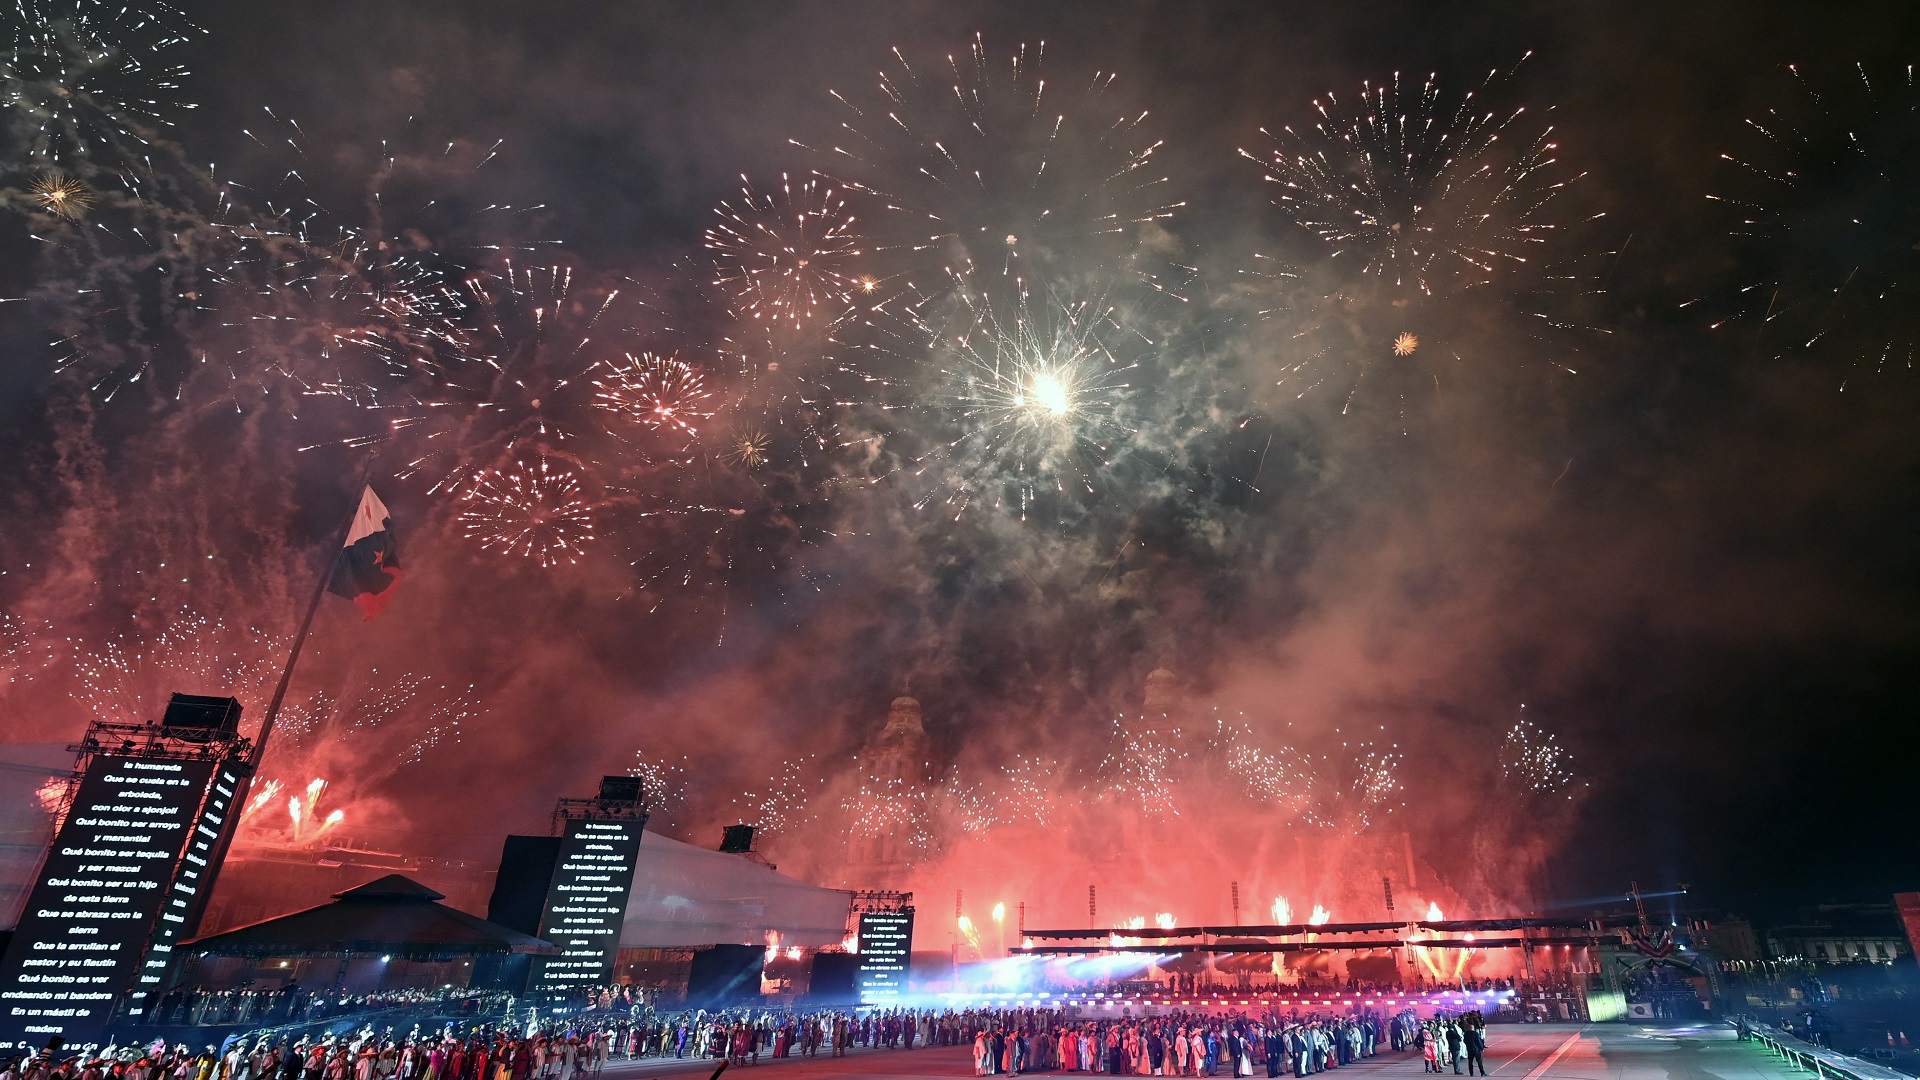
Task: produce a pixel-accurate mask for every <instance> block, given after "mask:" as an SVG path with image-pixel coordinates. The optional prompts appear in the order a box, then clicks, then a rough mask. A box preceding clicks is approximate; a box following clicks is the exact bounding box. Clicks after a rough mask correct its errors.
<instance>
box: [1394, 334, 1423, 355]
mask: <svg viewBox="0 0 1920 1080" xmlns="http://www.w3.org/2000/svg"><path fill="white" fill-rule="evenodd" d="M1419 347H1420V339H1419V338H1417V337H1414V336H1413V335H1412V334H1401V335H1400V336H1399V337H1397V338H1394V339H1393V355H1395V356H1412V355H1413V351H1414V350H1415V349H1418V348H1419Z"/></svg>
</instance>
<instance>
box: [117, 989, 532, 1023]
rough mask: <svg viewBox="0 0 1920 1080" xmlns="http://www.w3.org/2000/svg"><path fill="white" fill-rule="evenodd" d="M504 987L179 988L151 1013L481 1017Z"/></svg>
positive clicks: (260, 1019) (501, 998)
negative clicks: (361, 990) (423, 1010)
mask: <svg viewBox="0 0 1920 1080" xmlns="http://www.w3.org/2000/svg"><path fill="white" fill-rule="evenodd" d="M508 998H509V995H508V994H506V993H504V992H502V991H498V990H471V989H467V988H464V987H451V986H449V987H436V988H433V989H426V990H386V991H382V992H380V993H377V994H343V993H338V992H331V993H330V992H326V991H322V992H319V993H315V992H313V991H311V990H308V989H307V988H305V987H303V986H300V985H298V984H294V985H289V986H285V987H281V988H279V989H274V990H254V989H233V990H202V989H199V988H194V987H176V988H174V989H173V990H169V991H168V992H167V993H166V994H165V995H163V996H162V997H161V998H160V1000H159V1002H158V1003H156V1004H155V1005H154V1007H153V1009H152V1010H151V1012H150V1013H149V1014H148V1016H147V1022H148V1023H150V1024H154V1025H160V1026H179V1027H221V1026H228V1025H235V1024H256V1025H263V1026H264V1025H268V1024H299V1023H305V1022H310V1021H316V1020H326V1019H329V1018H332V1017H341V1016H352V1015H355V1014H359V1013H371V1012H378V1011H381V1010H385V1009H404V1008H417V1007H422V1006H432V1007H433V1008H434V1011H435V1012H438V1013H440V1014H441V1015H444V1016H479V1015H482V1014H485V1013H487V1012H489V1011H495V1010H497V1008H498V1007H500V1006H502V1005H504V1004H505V1002H506V1001H507V1000H508Z"/></svg>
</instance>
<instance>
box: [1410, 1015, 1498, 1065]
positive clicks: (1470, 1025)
mask: <svg viewBox="0 0 1920 1080" xmlns="http://www.w3.org/2000/svg"><path fill="white" fill-rule="evenodd" d="M1413 1038H1414V1041H1413V1045H1414V1048H1415V1049H1417V1050H1419V1051H1420V1058H1421V1060H1422V1061H1423V1062H1425V1064H1426V1071H1427V1072H1430V1073H1437V1072H1444V1071H1446V1069H1447V1067H1448V1066H1452V1068H1453V1073H1454V1075H1455V1076H1458V1075H1460V1066H1461V1064H1462V1063H1464V1064H1465V1065H1466V1067H1467V1071H1466V1074H1467V1075H1468V1076H1472V1075H1473V1074H1474V1072H1475V1070H1478V1071H1479V1074H1480V1075H1481V1076H1485V1075H1487V1063H1486V1060H1485V1055H1486V1051H1487V1022H1486V1020H1485V1019H1483V1018H1482V1017H1481V1015H1480V1013H1478V1012H1469V1013H1466V1014H1464V1015H1462V1016H1457V1017H1455V1016H1436V1017H1434V1018H1433V1019H1431V1020H1428V1021H1427V1022H1426V1023H1424V1024H1421V1025H1419V1030H1417V1031H1416V1032H1415V1033H1414V1037H1413Z"/></svg>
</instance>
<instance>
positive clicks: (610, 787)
mask: <svg viewBox="0 0 1920 1080" xmlns="http://www.w3.org/2000/svg"><path fill="white" fill-rule="evenodd" d="M600 801H601V802H603V803H615V804H618V805H620V806H638V805H640V778H639V777H637V776H603V777H601V778H600Z"/></svg>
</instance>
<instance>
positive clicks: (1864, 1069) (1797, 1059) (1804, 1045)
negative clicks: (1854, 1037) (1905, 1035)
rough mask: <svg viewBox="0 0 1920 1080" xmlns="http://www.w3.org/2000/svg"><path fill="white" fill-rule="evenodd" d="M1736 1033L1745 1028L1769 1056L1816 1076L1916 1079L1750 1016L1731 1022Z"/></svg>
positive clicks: (1842, 1079) (1846, 1079) (1852, 1079)
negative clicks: (1768, 1024)
mask: <svg viewBox="0 0 1920 1080" xmlns="http://www.w3.org/2000/svg"><path fill="white" fill-rule="evenodd" d="M1728 1023H1729V1024H1731V1025H1732V1026H1733V1027H1734V1028H1735V1029H1736V1030H1739V1029H1740V1026H1741V1025H1742V1024H1745V1025H1746V1028H1745V1030H1746V1033H1747V1036H1748V1038H1750V1039H1751V1040H1752V1041H1754V1042H1757V1043H1759V1044H1760V1045H1761V1046H1763V1047H1765V1048H1766V1049H1767V1051H1768V1052H1769V1053H1772V1054H1773V1055H1774V1056H1776V1057H1778V1058H1780V1059H1782V1060H1784V1061H1786V1062H1788V1063H1790V1064H1792V1065H1793V1066H1795V1067H1796V1068H1800V1069H1804V1070H1806V1071H1807V1072H1810V1073H1813V1074H1814V1075H1815V1076H1818V1077H1821V1078H1822V1080H1824V1078H1826V1077H1834V1078H1836V1080H1913V1078H1912V1077H1910V1076H1908V1075H1907V1074H1906V1073H1903V1072H1900V1071H1898V1070H1895V1069H1889V1068H1887V1067H1886V1066H1884V1065H1875V1064H1874V1063H1873V1062H1871V1061H1862V1060H1860V1059H1859V1058H1856V1057H1850V1056H1848V1055H1846V1054H1842V1053H1839V1052H1838V1051H1834V1050H1829V1049H1827V1048H1826V1047H1824V1046H1815V1045H1814V1044H1813V1043H1810V1042H1808V1041H1806V1040H1805V1039H1802V1038H1799V1037H1798V1036H1795V1035H1789V1034H1787V1033H1786V1032H1783V1031H1781V1030H1780V1029H1778V1028H1772V1027H1766V1026H1763V1025H1761V1024H1760V1023H1758V1022H1757V1021H1755V1020H1753V1019H1752V1018H1751V1017H1745V1016H1736V1017H1734V1018H1732V1019H1731V1020H1729V1021H1728Z"/></svg>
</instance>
